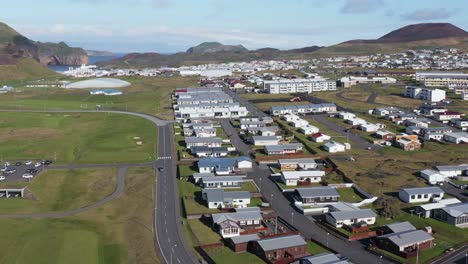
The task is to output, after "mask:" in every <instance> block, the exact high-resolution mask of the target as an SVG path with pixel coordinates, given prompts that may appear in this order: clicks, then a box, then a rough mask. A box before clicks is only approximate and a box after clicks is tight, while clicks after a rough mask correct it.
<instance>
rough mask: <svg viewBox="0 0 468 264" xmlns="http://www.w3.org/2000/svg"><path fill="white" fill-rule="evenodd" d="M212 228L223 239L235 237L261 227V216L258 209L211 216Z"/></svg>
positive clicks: (239, 210) (245, 209) (251, 208)
mask: <svg viewBox="0 0 468 264" xmlns="http://www.w3.org/2000/svg"><path fill="white" fill-rule="evenodd" d="M211 218H212V221H213V226H214V228H215V229H216V230H217V231H218V232H219V234H220V235H221V236H222V237H223V238H229V237H235V236H239V235H241V234H242V232H243V231H245V230H249V229H256V228H259V227H262V220H263V217H262V214H261V212H260V208H258V207H247V208H242V209H236V212H232V213H219V214H212V215H211Z"/></svg>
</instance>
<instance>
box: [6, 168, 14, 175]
mask: <svg viewBox="0 0 468 264" xmlns="http://www.w3.org/2000/svg"><path fill="white" fill-rule="evenodd" d="M15 172H16V170H15V169H7V170H6V171H5V173H6V174H13V173H15Z"/></svg>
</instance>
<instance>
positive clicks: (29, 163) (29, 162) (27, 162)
mask: <svg viewBox="0 0 468 264" xmlns="http://www.w3.org/2000/svg"><path fill="white" fill-rule="evenodd" d="M31 164H32V161H30V160H28V161H26V162H25V163H24V165H31Z"/></svg>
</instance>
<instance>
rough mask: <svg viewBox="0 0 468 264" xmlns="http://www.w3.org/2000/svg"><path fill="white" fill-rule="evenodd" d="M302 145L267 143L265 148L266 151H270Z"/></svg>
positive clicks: (301, 146)
mask: <svg viewBox="0 0 468 264" xmlns="http://www.w3.org/2000/svg"><path fill="white" fill-rule="evenodd" d="M303 147H304V145H302V143H290V144H283V145H269V146H265V150H266V151H267V152H270V151H284V150H286V149H300V148H303Z"/></svg>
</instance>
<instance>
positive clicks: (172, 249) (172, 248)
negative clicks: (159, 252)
mask: <svg viewBox="0 0 468 264" xmlns="http://www.w3.org/2000/svg"><path fill="white" fill-rule="evenodd" d="M175 247H177V244H174V246H172V247H171V252H170V253H171V264H172V253H173V252H174V248H175Z"/></svg>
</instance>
